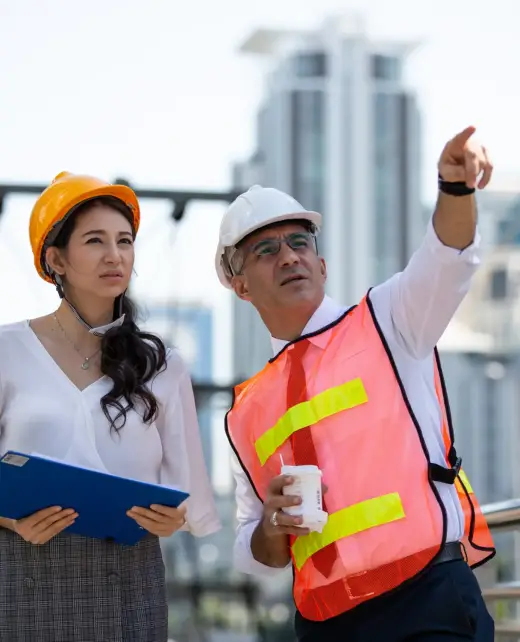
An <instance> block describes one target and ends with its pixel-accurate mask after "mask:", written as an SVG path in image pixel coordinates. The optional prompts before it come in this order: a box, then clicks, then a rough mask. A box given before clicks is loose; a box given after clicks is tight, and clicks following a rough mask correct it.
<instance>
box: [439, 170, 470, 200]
mask: <svg viewBox="0 0 520 642" xmlns="http://www.w3.org/2000/svg"><path fill="white" fill-rule="evenodd" d="M438 183H439V190H440V191H441V192H444V194H449V195H450V196H469V195H470V194H474V193H475V188H474V187H468V186H467V185H466V183H464V182H463V181H456V182H453V183H451V182H450V181H445V180H444V179H443V178H442V176H441V175H440V174H439V175H438Z"/></svg>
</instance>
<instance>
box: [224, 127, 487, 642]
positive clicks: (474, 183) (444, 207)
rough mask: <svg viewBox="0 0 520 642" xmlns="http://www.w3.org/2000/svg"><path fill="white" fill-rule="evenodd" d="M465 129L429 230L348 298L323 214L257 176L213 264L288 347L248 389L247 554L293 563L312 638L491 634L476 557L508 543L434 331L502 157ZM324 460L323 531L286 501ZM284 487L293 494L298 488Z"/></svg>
mask: <svg viewBox="0 0 520 642" xmlns="http://www.w3.org/2000/svg"><path fill="white" fill-rule="evenodd" d="M474 131H475V128H474V127H468V128H466V129H465V130H464V131H462V132H461V133H459V134H458V135H457V136H455V137H454V138H453V139H452V140H450V141H449V142H448V143H447V145H446V146H445V148H444V150H443V152H442V154H441V157H440V160H439V164H438V169H439V195H438V201H437V206H436V209H435V212H434V215H433V218H432V221H431V222H430V224H429V226H428V230H427V233H426V237H425V239H424V241H423V243H422V245H421V247H420V248H419V249H418V250H417V252H416V253H415V254H414V256H413V257H412V258H411V260H410V262H409V264H408V266H407V267H406V268H405V269H404V271H403V272H401V273H399V274H396V275H394V276H393V277H392V278H390V279H389V280H388V281H386V282H385V283H383V284H381V285H379V286H377V287H375V288H373V289H372V290H370V291H369V292H368V293H367V295H366V296H365V297H364V298H363V300H362V301H361V302H359V303H358V305H356V306H354V307H353V308H350V309H347V308H344V307H343V306H341V305H338V304H337V303H335V302H334V301H332V300H331V299H330V298H328V297H327V296H325V289H324V288H325V281H326V276H327V271H326V265H325V262H324V260H323V259H322V258H320V257H319V255H318V253H317V245H316V235H317V233H318V231H319V228H320V225H321V215H320V214H318V213H317V212H309V211H306V210H305V208H304V207H303V206H302V205H300V204H299V203H298V202H297V201H295V200H294V199H293V198H292V197H290V196H288V195H287V194H284V193H282V192H280V191H278V190H274V189H271V188H262V187H259V186H255V187H253V188H251V189H250V190H249V191H248V192H246V193H245V194H242V195H241V196H239V197H238V198H237V199H236V201H234V203H232V204H231V206H230V207H229V209H228V211H227V213H226V215H225V216H224V219H223V221H222V224H221V229H220V243H219V246H218V250H217V255H216V268H217V273H218V275H219V278H220V280H221V282H222V283H223V284H224V285H225V286H226V287H229V288H232V289H233V290H234V291H235V293H236V295H237V296H238V297H240V298H241V299H242V300H244V301H249V302H251V303H252V304H253V305H254V306H255V307H256V309H257V310H258V312H259V314H260V316H261V317H262V320H263V322H264V323H265V325H266V327H267V329H268V330H269V332H270V333H271V336H272V346H273V352H274V355H275V356H274V358H273V359H272V360H270V362H269V363H268V364H267V365H266V366H265V368H264V369H263V370H262V371H261V372H260V373H258V374H257V375H255V376H254V377H252V378H251V379H250V380H249V381H247V382H245V383H244V384H242V385H241V386H238V387H237V388H236V390H235V397H234V403H233V407H232V408H231V410H230V411H229V413H228V415H227V421H226V430H227V434H228V437H229V440H230V443H231V445H232V447H233V450H234V452H235V455H236V461H235V463H234V467H235V470H234V474H235V479H236V483H237V491H236V492H237V502H238V522H239V526H238V532H237V539H236V543H235V559H236V564H237V566H238V568H239V569H240V570H242V571H244V572H246V573H261V574H273V575H275V574H276V573H277V572H279V571H280V569H284V568H286V567H288V566H290V565H291V564H292V567H293V573H294V589H293V593H294V600H295V604H296V607H297V613H296V623H295V626H296V632H297V636H298V639H299V640H300V641H302V642H315V641H318V640H319V641H320V642H323V641H324V640H326V641H327V642H329V641H330V642H340V641H341V642H346V641H348V642H404V641H405V640H406V641H407V642H412V641H421V642H422V641H424V642H436V641H437V640H439V641H440V640H442V641H443V642H455V641H458V640H475V641H478V642H492V641H493V639H494V624H493V621H492V619H491V617H490V615H489V613H488V611H487V609H486V606H485V604H484V602H483V599H482V595H481V592H480V589H479V586H478V583H477V581H476V578H475V576H474V575H473V571H472V570H471V568H470V566H471V567H474V566H477V565H479V564H482V563H484V562H485V561H486V560H487V559H489V558H490V557H492V556H493V554H494V552H495V551H494V547H493V542H492V540H491V536H490V533H489V530H488V528H487V525H486V523H485V520H484V518H483V516H482V513H481V511H480V508H479V506H478V503H477V500H476V498H475V496H474V494H473V491H472V489H471V486H470V484H469V481H468V480H467V478H466V476H465V475H464V472H463V471H462V469H461V468H460V463H461V462H460V459H459V457H458V455H457V453H456V451H455V447H454V444H453V430H452V427H451V421H450V413H449V406H448V402H447V397H446V392H445V388H444V382H443V379H442V373H441V370H440V364H439V361H438V356H437V352H436V348H435V346H436V344H437V342H438V340H439V338H440V337H441V335H442V333H443V332H444V330H445V328H446V326H447V325H448V323H449V321H450V319H451V318H452V316H453V314H454V313H455V311H456V309H457V307H458V306H459V304H460V302H461V301H462V299H463V297H464V296H465V294H466V292H467V291H468V288H469V285H470V281H471V277H472V275H473V273H474V272H475V270H476V268H477V266H478V237H477V233H476V218H477V216H476V205H475V196H474V192H475V189H476V188H477V187H478V188H479V189H482V188H484V187H485V186H486V185H487V184H488V182H489V180H490V178H491V173H492V166H491V163H490V161H489V158H488V156H487V152H486V150H485V148H484V147H482V146H479V145H478V144H476V143H475V142H473V140H472V135H473V133H474ZM282 460H283V462H284V463H285V464H289V465H315V466H316V465H317V466H319V468H320V469H321V470H322V472H323V482H324V486H325V493H324V498H323V499H324V507H323V508H324V510H325V511H326V512H327V513H328V521H327V523H326V525H325V527H324V528H323V531H322V532H321V533H320V532H318V531H315V530H313V531H312V532H311V531H310V530H309V529H308V528H304V527H303V526H302V518H301V517H294V516H291V515H289V514H287V513H286V512H284V509H285V508H287V507H289V506H297V505H298V503H299V501H298V498H297V497H295V496H291V495H290V494H289V493H290V490H289V492H288V494H286V495H284V494H283V491H284V488H285V487H287V486H288V485H290V484H291V483H292V481H293V480H292V479H290V478H288V477H287V476H284V475H280V461H282ZM286 492H287V491H286Z"/></svg>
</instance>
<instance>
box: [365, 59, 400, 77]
mask: <svg viewBox="0 0 520 642" xmlns="http://www.w3.org/2000/svg"><path fill="white" fill-rule="evenodd" d="M371 63H372V64H371V67H372V78H374V79H375V80H399V76H400V75H401V62H400V60H399V59H398V58H393V57H390V56H381V55H380V54H374V55H373V56H372V60H371Z"/></svg>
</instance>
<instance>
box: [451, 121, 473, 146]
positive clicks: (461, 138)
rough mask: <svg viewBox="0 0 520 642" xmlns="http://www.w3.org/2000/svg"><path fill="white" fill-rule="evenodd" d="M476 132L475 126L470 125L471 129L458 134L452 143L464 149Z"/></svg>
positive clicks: (468, 128)
mask: <svg viewBox="0 0 520 642" xmlns="http://www.w3.org/2000/svg"><path fill="white" fill-rule="evenodd" d="M476 131H477V128H476V127H474V126H473V125H470V126H469V127H466V129H463V130H462V131H461V132H459V133H458V134H456V135H455V136H454V137H453V138H452V142H453V143H456V144H457V145H461V146H462V147H463V146H464V145H465V144H466V143H467V142H468V140H469V139H470V138H471V137H472V136H473V134H474V133H475V132H476Z"/></svg>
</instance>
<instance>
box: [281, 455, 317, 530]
mask: <svg viewBox="0 0 520 642" xmlns="http://www.w3.org/2000/svg"><path fill="white" fill-rule="evenodd" d="M282 475H290V476H291V477H293V478H294V482H293V483H292V484H291V485H290V486H284V488H283V494H284V495H295V496H296V497H301V498H302V503H301V504H299V505H298V506H288V507H286V508H284V509H283V510H284V512H285V513H287V514H288V515H292V516H293V517H301V516H305V517H309V518H311V519H313V518H314V517H315V516H316V515H319V514H320V513H322V494H321V475H322V473H321V470H320V469H319V468H318V466H282Z"/></svg>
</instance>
